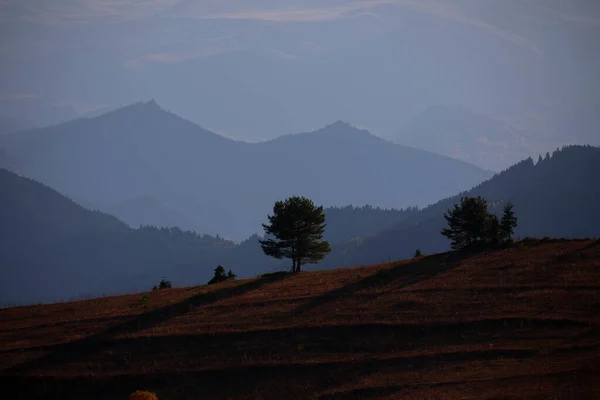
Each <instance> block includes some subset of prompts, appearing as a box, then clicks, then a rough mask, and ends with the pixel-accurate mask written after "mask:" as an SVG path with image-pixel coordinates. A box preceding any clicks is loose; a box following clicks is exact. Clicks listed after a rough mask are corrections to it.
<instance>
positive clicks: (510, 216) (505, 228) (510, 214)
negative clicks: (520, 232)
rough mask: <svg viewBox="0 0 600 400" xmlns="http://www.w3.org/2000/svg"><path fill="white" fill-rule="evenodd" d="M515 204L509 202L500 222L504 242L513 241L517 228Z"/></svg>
mask: <svg viewBox="0 0 600 400" xmlns="http://www.w3.org/2000/svg"><path fill="white" fill-rule="evenodd" d="M513 207H514V206H513V204H512V203H511V202H510V201H509V202H508V203H507V204H506V206H505V207H504V214H503V215H502V220H500V239H501V240H502V241H503V242H510V241H512V235H514V233H515V228H516V227H517V225H518V224H517V217H516V216H515V213H514V211H513Z"/></svg>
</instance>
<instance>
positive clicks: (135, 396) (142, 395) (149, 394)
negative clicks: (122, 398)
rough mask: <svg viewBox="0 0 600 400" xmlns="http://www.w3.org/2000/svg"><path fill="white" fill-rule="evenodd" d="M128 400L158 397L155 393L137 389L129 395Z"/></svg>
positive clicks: (146, 399)
mask: <svg viewBox="0 0 600 400" xmlns="http://www.w3.org/2000/svg"><path fill="white" fill-rule="evenodd" d="M129 400H158V397H156V394H154V393H152V392H145V391H142V390H138V391H136V392H134V393H131V395H129Z"/></svg>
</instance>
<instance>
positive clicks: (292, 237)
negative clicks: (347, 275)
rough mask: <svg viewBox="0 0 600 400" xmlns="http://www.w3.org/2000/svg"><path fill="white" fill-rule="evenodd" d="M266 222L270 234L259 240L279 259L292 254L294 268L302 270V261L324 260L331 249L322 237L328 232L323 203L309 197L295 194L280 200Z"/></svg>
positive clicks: (266, 249)
mask: <svg viewBox="0 0 600 400" xmlns="http://www.w3.org/2000/svg"><path fill="white" fill-rule="evenodd" d="M267 218H268V219H269V224H268V225H266V224H263V229H264V230H265V233H266V235H267V236H273V237H274V239H266V240H260V245H261V247H262V250H263V252H264V253H265V254H266V255H268V256H270V257H274V258H276V259H282V258H290V259H291V260H292V272H300V269H301V267H302V265H305V264H308V263H313V264H316V263H317V262H319V261H321V260H322V259H324V258H325V256H326V255H327V254H328V253H329V252H330V251H331V248H330V246H329V243H328V242H326V241H323V240H321V239H322V238H323V232H325V227H326V226H327V224H326V223H325V214H324V213H323V206H320V207H316V206H315V205H314V203H313V202H312V200H310V199H307V198H306V197H299V196H292V197H289V198H287V199H285V200H284V201H277V202H275V205H274V206H273V215H269V216H268V217H267Z"/></svg>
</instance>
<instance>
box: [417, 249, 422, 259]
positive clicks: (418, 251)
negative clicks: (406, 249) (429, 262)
mask: <svg viewBox="0 0 600 400" xmlns="http://www.w3.org/2000/svg"><path fill="white" fill-rule="evenodd" d="M422 256H423V253H421V249H417V250H416V251H415V258H419V257H422Z"/></svg>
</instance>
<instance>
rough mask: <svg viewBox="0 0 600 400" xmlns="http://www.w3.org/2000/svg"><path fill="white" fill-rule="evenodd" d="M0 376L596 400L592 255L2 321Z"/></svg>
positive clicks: (316, 394)
mask: <svg viewBox="0 0 600 400" xmlns="http://www.w3.org/2000/svg"><path fill="white" fill-rule="evenodd" d="M0 373H1V374H2V376H1V378H0V384H1V385H2V388H3V392H4V393H5V394H7V393H9V390H10V391H13V392H14V391H16V392H18V393H19V394H20V396H21V397H19V396H17V397H14V396H9V398H11V399H13V398H14V399H19V398H23V399H29V398H32V399H33V398H40V399H42V398H52V399H127V396H128V394H129V393H132V392H134V391H135V390H150V391H153V392H156V394H157V395H158V398H159V399H160V400H165V399H226V398H236V399H237V398H248V399H358V398H364V399H366V398H402V399H511V398H521V399H597V398H600V242H599V241H566V240H556V241H527V242H523V243H521V244H519V245H518V246H515V248H512V249H507V250H501V251H495V252H489V253H480V254H476V255H473V256H468V257H466V256H464V257H459V256H458V255H456V254H452V253H450V254H440V255H434V256H429V257H423V258H420V259H416V260H409V261H404V262H398V263H393V264H386V265H374V266H368V267H361V268H353V269H340V270H334V271H323V272H303V273H300V274H296V275H289V274H285V273H279V274H271V275H267V276H263V277H259V278H257V279H251V280H241V281H235V282H227V283H223V284H218V285H213V286H201V287H188V288H181V289H166V290H160V291H156V292H150V293H146V294H136V295H127V296H119V297H110V298H101V299H93V300H86V301H80V302H72V303H60V304H52V305H40V306H32V307H18V308H11V309H3V310H0ZM3 396H4V395H3Z"/></svg>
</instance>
